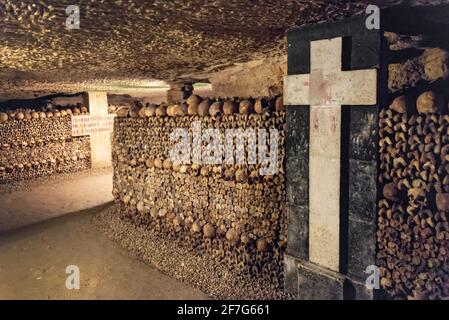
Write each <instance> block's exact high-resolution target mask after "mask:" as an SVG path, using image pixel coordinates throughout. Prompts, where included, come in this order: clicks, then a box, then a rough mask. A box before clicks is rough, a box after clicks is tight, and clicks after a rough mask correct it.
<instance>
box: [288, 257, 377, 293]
mask: <svg viewBox="0 0 449 320" xmlns="http://www.w3.org/2000/svg"><path fill="white" fill-rule="evenodd" d="M284 262H285V284H286V287H285V289H286V291H287V292H289V293H291V294H293V295H294V296H295V297H296V298H297V299H299V300H373V299H374V292H373V290H369V289H368V288H367V287H366V286H365V284H364V283H362V282H360V281H357V280H354V279H351V278H349V277H347V276H346V275H343V274H341V273H338V272H334V271H331V270H329V269H326V268H323V267H321V266H318V265H316V264H313V263H310V262H307V261H304V260H301V259H297V258H295V257H292V256H290V255H288V254H286V255H285V256H284Z"/></svg>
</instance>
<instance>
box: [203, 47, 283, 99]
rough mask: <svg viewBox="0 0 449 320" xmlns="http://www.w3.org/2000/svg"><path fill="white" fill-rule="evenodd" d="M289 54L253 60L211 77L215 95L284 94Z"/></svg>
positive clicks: (253, 95) (251, 95) (255, 95)
mask: <svg viewBox="0 0 449 320" xmlns="http://www.w3.org/2000/svg"><path fill="white" fill-rule="evenodd" d="M286 74H287V56H286V55H285V56H277V57H270V58H265V59H260V60H253V61H250V62H246V63H242V64H239V65H236V66H234V67H230V68H227V69H224V70H223V71H221V72H219V73H216V74H213V75H211V76H210V77H209V81H210V83H211V84H212V92H213V94H214V95H215V96H222V97H233V96H234V95H236V96H240V97H259V96H273V95H279V94H282V86H283V77H284V75H286Z"/></svg>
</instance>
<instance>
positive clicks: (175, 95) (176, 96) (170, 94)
mask: <svg viewBox="0 0 449 320" xmlns="http://www.w3.org/2000/svg"><path fill="white" fill-rule="evenodd" d="M182 87H183V86H182V85H171V86H170V89H168V90H167V103H176V102H179V101H182V100H183V94H184V92H183V91H182Z"/></svg>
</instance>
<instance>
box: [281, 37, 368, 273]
mask: <svg viewBox="0 0 449 320" xmlns="http://www.w3.org/2000/svg"><path fill="white" fill-rule="evenodd" d="M310 51H311V52H310V57H311V58H310V69H311V72H310V74H301V75H289V76H286V77H285V79H284V101H285V104H286V105H310V137H309V210H310V213H309V260H310V261H311V262H313V263H316V264H319V265H321V266H324V267H326V268H329V269H331V270H334V271H337V272H338V271H339V269H340V266H339V256H340V248H339V244H340V165H341V159H340V147H341V106H342V105H375V104H376V102H377V70H376V69H372V70H355V71H342V38H334V39H329V40H327V39H326V40H318V41H312V42H311V50H310Z"/></svg>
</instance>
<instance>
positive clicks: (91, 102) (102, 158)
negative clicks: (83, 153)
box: [84, 92, 112, 168]
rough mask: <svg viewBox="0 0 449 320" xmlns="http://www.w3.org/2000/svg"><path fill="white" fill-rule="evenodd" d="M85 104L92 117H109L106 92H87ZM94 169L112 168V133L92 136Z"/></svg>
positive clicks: (91, 147)
mask: <svg viewBox="0 0 449 320" xmlns="http://www.w3.org/2000/svg"><path fill="white" fill-rule="evenodd" d="M84 98H85V101H86V102H85V103H86V104H87V107H88V108H89V113H90V115H91V116H103V115H108V97H107V94H106V92H87V93H86V94H85V96H84ZM90 151H91V161H92V168H106V167H111V166H112V145H111V132H96V133H93V134H90Z"/></svg>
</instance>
